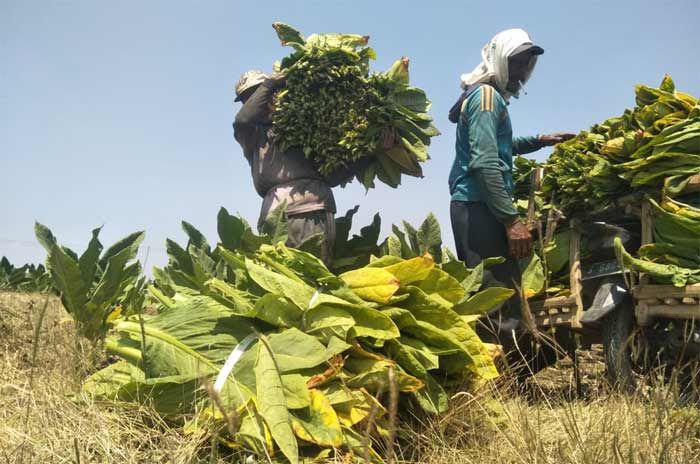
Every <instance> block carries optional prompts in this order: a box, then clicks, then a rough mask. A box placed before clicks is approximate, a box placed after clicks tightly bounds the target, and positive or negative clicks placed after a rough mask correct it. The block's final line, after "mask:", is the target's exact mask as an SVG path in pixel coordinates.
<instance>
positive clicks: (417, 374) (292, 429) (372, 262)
mask: <svg viewBox="0 0 700 464" xmlns="http://www.w3.org/2000/svg"><path fill="white" fill-rule="evenodd" d="M354 211H355V210H351V212H349V213H348V214H347V215H346V216H344V217H341V218H339V230H340V231H341V233H340V242H341V246H343V247H345V248H346V249H355V250H356V254H353V253H352V252H349V253H347V255H346V256H345V257H341V258H340V266H339V268H345V269H346V270H345V271H343V272H340V273H337V272H336V273H334V272H331V271H330V270H329V269H328V268H327V267H326V266H325V265H324V264H323V263H322V262H321V261H320V260H319V259H318V258H316V257H315V256H313V255H312V254H309V253H306V252H304V251H300V250H296V249H291V248H287V247H286V246H284V245H283V241H284V240H283V239H284V238H285V224H284V215H283V214H280V215H279V216H278V217H279V218H280V221H279V222H278V223H276V224H274V225H273V224H268V225H267V227H268V228H267V229H266V231H267V232H268V233H267V234H263V235H257V234H255V233H253V231H252V230H251V229H250V227H249V226H248V225H247V223H246V222H245V221H243V220H242V219H241V218H239V217H236V216H232V215H229V214H228V212H227V211H226V210H225V209H223V208H222V210H221V211H220V213H219V218H218V219H219V221H218V231H219V235H220V241H219V243H218V244H217V246H216V247H212V246H210V245H209V242H208V241H207V240H206V238H205V237H204V236H203V235H202V234H201V233H200V232H199V231H198V230H197V229H196V228H194V227H193V226H192V225H191V224H188V223H186V222H183V229H184V230H185V231H186V233H187V234H188V236H189V242H188V244H187V246H185V247H182V246H180V245H178V244H177V243H176V242H174V241H171V240H169V241H168V242H167V244H166V246H167V249H168V253H169V256H170V261H169V264H168V265H167V266H166V267H165V268H163V269H155V270H154V276H155V282H154V283H153V285H151V286H150V287H149V295H150V297H151V298H152V299H153V301H156V302H157V312H156V314H150V315H146V314H142V311H140V310H139V311H138V313H136V314H132V315H128V316H125V315H123V314H122V315H120V314H115V313H114V311H112V310H111V309H110V308H107V307H104V308H103V307H101V306H100V305H97V304H94V305H83V306H81V308H82V310H81V311H74V312H72V314H73V315H74V317H76V318H85V320H86V321H96V320H99V321H100V322H101V323H103V324H104V327H105V328H106V334H103V335H105V339H104V347H105V349H106V351H107V353H108V354H109V355H112V356H114V357H116V358H118V359H119V360H118V361H117V362H115V363H113V364H111V365H109V366H108V367H106V368H104V369H102V370H100V371H98V372H97V373H95V374H94V375H92V376H91V377H89V378H88V379H87V381H86V382H85V384H84V391H85V392H87V393H89V394H92V395H94V397H95V398H96V399H99V400H103V401H109V402H129V403H138V404H145V405H149V406H150V407H152V408H153V409H154V410H155V411H156V412H158V413H159V414H160V415H161V416H163V417H164V418H166V419H167V420H169V421H172V422H173V423H180V424H182V426H183V428H184V430H185V431H195V430H197V431H200V432H201V431H202V430H204V431H207V432H210V433H211V436H212V439H214V440H216V441H218V442H219V443H221V444H224V445H227V446H229V447H231V448H233V449H235V450H239V452H241V453H244V454H248V455H254V456H257V457H258V458H261V459H268V460H272V461H275V462H278V461H288V462H293V463H296V462H302V461H303V460H304V459H306V458H319V457H330V456H340V455H342V456H343V457H345V458H350V457H352V456H355V457H357V458H359V459H367V458H369V459H370V460H371V461H372V462H378V461H380V460H381V457H380V456H379V454H378V453H377V451H376V450H375V443H376V442H380V443H381V442H383V441H384V440H392V433H393V430H395V428H396V423H395V421H396V420H400V417H397V416H396V414H395V412H396V411H397V410H401V411H407V412H408V411H411V412H412V413H413V414H416V413H419V412H420V413H422V414H439V413H442V412H445V411H446V410H447V407H448V397H449V394H448V392H449V391H450V390H451V389H456V388H461V387H464V386H465V385H470V384H474V383H475V382H480V381H483V380H486V379H491V378H494V377H496V376H497V375H498V373H497V371H496V368H495V366H494V363H493V357H492V353H494V352H495V349H496V347H495V346H492V345H488V344H485V343H483V342H482V341H481V340H480V339H479V337H478V336H477V334H476V332H475V328H474V324H475V322H476V319H477V318H478V317H479V315H480V314H482V313H484V312H485V311H487V310H490V309H493V308H494V307H495V306H497V305H498V304H500V303H501V302H503V301H504V300H506V299H508V298H509V297H510V296H511V295H512V293H513V292H512V291H511V290H509V289H503V288H489V289H486V290H481V283H482V277H483V271H484V266H488V265H490V264H493V263H494V262H500V261H501V260H500V259H491V260H487V261H486V262H484V263H482V264H481V265H479V266H477V267H476V268H474V269H468V268H466V267H465V266H464V264H463V263H462V262H460V261H456V260H454V259H451V255H450V253H449V252H448V251H447V250H445V249H443V248H442V246H441V245H442V244H441V241H440V230H439V227H438V225H437V221H436V220H435V218H434V217H433V216H432V215H431V216H429V217H428V219H426V221H425V222H424V223H423V224H422V225H421V226H420V227H418V228H417V229H415V228H413V227H411V226H410V225H409V224H404V229H405V230H401V229H399V228H398V227H394V229H393V231H392V234H391V236H390V237H389V238H388V239H387V240H385V242H384V243H382V244H377V242H376V237H377V236H378V229H379V224H378V221H375V223H373V224H372V225H371V226H368V227H365V228H364V229H362V231H361V234H360V235H359V236H354V237H352V238H350V237H349V236H348V235H349V234H348V231H349V229H350V226H351V219H352V215H353V214H354ZM38 231H39V232H41V233H40V237H42V239H44V240H45V239H46V237H51V238H52V240H51V241H50V242H51V243H52V244H53V245H55V246H52V247H49V248H47V249H48V251H49V260H48V261H49V263H52V265H51V267H50V269H51V272H52V276H53V278H54V280H55V281H59V282H60V283H61V285H62V287H61V288H62V291H63V293H64V295H70V296H71V298H73V297H74V298H78V299H79V298H81V296H80V295H81V294H82V293H85V292H86V291H88V288H87V287H90V286H86V285H85V281H84V280H83V276H82V275H81V264H80V261H81V260H82V261H83V262H87V261H90V262H95V263H96V262H98V261H99V260H98V256H99V250H98V249H97V248H96V245H95V243H96V235H95V234H94V235H95V236H94V237H93V241H92V242H91V245H90V247H88V250H89V251H90V252H89V253H83V255H82V256H83V257H90V256H92V259H91V260H89V259H87V258H80V259H77V260H73V258H71V256H70V255H66V254H65V250H64V249H62V248H61V247H60V246H58V245H57V244H56V243H55V239H53V236H52V235H51V234H50V231H48V229H46V228H43V227H39V229H38ZM137 235H138V234H137ZM135 236H136V235H135ZM373 240H374V243H373V244H372V241H373ZM133 244H135V245H136V246H138V242H137V241H133V240H132V241H130V242H129V246H122V247H121V248H123V250H124V251H123V252H121V254H120V252H117V253H116V254H115V253H112V252H110V253H106V255H108V256H111V258H110V257H106V258H103V259H104V262H105V263H107V262H109V264H108V265H107V268H106V271H105V275H106V274H110V272H122V273H123V269H124V266H123V264H124V263H125V262H127V261H128V260H130V259H131V258H132V257H133V255H134V252H135V249H134V248H133V246H131V245H133ZM98 248H100V247H98ZM117 248H120V247H111V248H110V250H116V249H117ZM370 249H371V250H372V251H373V252H376V253H377V254H376V255H367V256H366V257H365V259H364V260H359V261H358V258H357V256H358V254H359V253H361V250H370ZM428 251H432V253H433V254H432V255H431V254H430V253H428ZM71 255H75V253H71ZM116 255H119V256H121V255H123V259H122V260H121V261H120V262H119V263H118V264H121V265H122V266H120V267H119V266H116V265H115V263H116V262H114V263H113V262H112V261H109V260H110V259H112V260H114V258H113V256H116ZM66 256H68V258H69V259H65V257H66ZM75 256H77V255H75ZM122 261H123V262H122ZM436 261H437V262H436ZM353 262H364V263H366V264H362V265H361V266H360V267H356V266H355V267H353V266H352V264H351V263H353ZM59 264H60V265H59ZM110 266H111V267H112V268H113V269H114V270H115V271H110ZM131 266H134V265H131ZM129 268H131V267H129ZM347 269H349V270H347ZM125 275H126V274H125ZM88 277H89V280H90V281H95V279H94V278H93V277H92V275H89V276H88ZM132 277H133V276H132ZM102 280H104V282H106V283H109V286H110V288H112V289H113V290H115V292H111V293H110V294H116V293H118V292H116V290H117V288H119V287H120V285H119V284H118V282H116V281H112V280H110V279H107V278H106V277H105V278H103V279H102ZM97 287H98V288H97V290H94V291H93V290H89V291H88V292H89V293H99V292H100V290H99V287H100V285H97ZM98 300H99V299H98V298H97V297H95V296H93V297H92V298H91V299H90V300H89V301H98ZM117 300H118V298H116V297H115V298H112V300H111V301H117ZM86 301H88V300H86ZM99 301H102V300H99ZM91 333H93V334H97V333H99V331H93V332H91ZM392 411H393V412H394V413H393V414H392V413H391V412H392Z"/></svg>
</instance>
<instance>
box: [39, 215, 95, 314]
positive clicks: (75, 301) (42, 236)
mask: <svg viewBox="0 0 700 464" xmlns="http://www.w3.org/2000/svg"><path fill="white" fill-rule="evenodd" d="M34 230H35V232H36V236H37V239H38V240H39V243H41V244H42V245H43V246H44V248H45V249H46V251H47V253H48V257H47V265H48V269H49V272H51V276H52V279H53V282H54V286H55V287H56V289H57V290H58V291H59V292H61V301H62V302H63V305H64V306H65V308H66V310H67V311H68V312H69V313H71V315H72V316H73V317H74V318H75V319H76V320H78V321H86V319H87V318H88V314H86V311H85V305H86V304H87V302H88V290H89V289H90V282H85V281H84V280H83V277H82V273H81V272H80V265H79V264H78V262H77V261H76V260H75V259H73V258H72V257H71V256H70V255H68V253H66V251H65V250H64V249H63V248H62V247H60V246H58V244H57V243H56V239H55V237H54V236H53V234H52V233H51V231H50V230H49V229H48V228H47V227H46V226H44V225H42V224H39V223H38V222H37V223H36V224H35V226H34Z"/></svg>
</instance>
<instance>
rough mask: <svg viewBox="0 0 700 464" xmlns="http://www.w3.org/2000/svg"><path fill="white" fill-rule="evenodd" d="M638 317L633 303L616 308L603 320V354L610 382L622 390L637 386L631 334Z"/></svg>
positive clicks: (630, 389) (631, 389) (629, 389)
mask: <svg viewBox="0 0 700 464" xmlns="http://www.w3.org/2000/svg"><path fill="white" fill-rule="evenodd" d="M635 329H636V319H635V317H634V310H633V308H632V305H631V304H627V303H626V304H624V305H622V306H620V307H618V308H615V309H614V310H613V312H612V313H610V314H609V315H608V316H607V317H606V318H605V319H604V321H603V355H604V357H605V367H606V372H607V378H608V381H609V382H610V384H611V385H612V386H613V387H614V388H617V389H620V390H622V391H633V390H634V389H635V387H636V378H635V372H634V362H633V360H632V347H631V346H630V341H631V336H632V334H633V332H634V330H635Z"/></svg>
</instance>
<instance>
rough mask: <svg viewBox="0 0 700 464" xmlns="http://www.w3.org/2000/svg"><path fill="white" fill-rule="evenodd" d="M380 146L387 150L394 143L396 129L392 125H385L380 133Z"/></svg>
mask: <svg viewBox="0 0 700 464" xmlns="http://www.w3.org/2000/svg"><path fill="white" fill-rule="evenodd" d="M380 140H381V143H382V148H383V149H384V150H388V149H390V148H391V147H393V146H394V144H396V131H395V130H394V128H393V127H385V128H384V129H382V133H381V134H380Z"/></svg>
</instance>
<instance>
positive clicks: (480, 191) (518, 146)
mask: <svg viewBox="0 0 700 464" xmlns="http://www.w3.org/2000/svg"><path fill="white" fill-rule="evenodd" d="M542 147H543V144H542V142H541V141H540V140H539V137H538V136H531V137H516V138H513V128H512V126H511V123H510V116H509V114H508V103H507V102H506V100H505V99H504V98H503V97H502V96H501V95H500V94H499V93H498V91H497V90H496V89H495V88H494V87H492V86H490V85H487V84H483V85H481V86H479V87H478V88H477V89H474V90H473V91H471V92H470V93H469V95H468V97H467V98H466V99H465V101H464V103H463V104H462V109H461V112H460V116H459V120H458V122H457V142H456V156H455V160H454V163H453V164H452V169H451V171H450V177H449V183H450V194H451V195H452V200H456V201H480V202H483V203H486V205H487V206H488V207H489V210H490V211H491V212H492V213H493V215H494V216H496V218H497V219H498V220H499V221H501V222H503V223H505V224H510V223H511V222H512V221H513V220H514V219H515V218H517V216H518V211H517V209H516V207H515V205H514V204H513V155H514V154H516V155H524V154H527V153H531V152H533V151H536V150H539V149H540V148H542Z"/></svg>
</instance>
